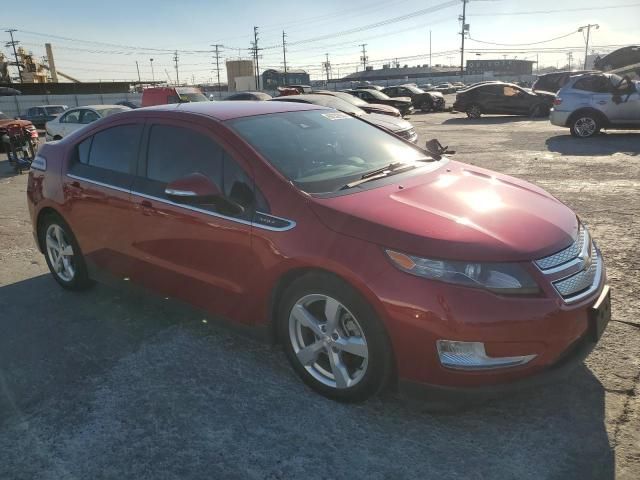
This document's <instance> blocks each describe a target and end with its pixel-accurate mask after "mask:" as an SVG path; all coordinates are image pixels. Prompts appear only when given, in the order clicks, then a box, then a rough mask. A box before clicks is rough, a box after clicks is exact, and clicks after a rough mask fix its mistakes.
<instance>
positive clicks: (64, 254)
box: [45, 223, 76, 282]
mask: <svg viewBox="0 0 640 480" xmlns="http://www.w3.org/2000/svg"><path fill="white" fill-rule="evenodd" d="M45 241H46V246H47V256H48V257H49V262H50V263H51V266H52V268H53V271H54V273H55V274H56V275H57V276H58V277H59V278H60V279H61V280H63V281H65V282H71V281H72V280H73V278H74V277H75V274H76V268H75V262H74V253H73V247H72V246H71V242H69V239H68V238H67V236H66V235H65V233H64V230H63V229H62V227H61V226H60V225H57V224H55V223H52V224H51V225H49V228H47V232H46V234H45Z"/></svg>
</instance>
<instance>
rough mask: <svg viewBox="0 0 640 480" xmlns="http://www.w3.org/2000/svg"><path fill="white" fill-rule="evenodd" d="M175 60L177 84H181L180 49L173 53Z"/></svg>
mask: <svg viewBox="0 0 640 480" xmlns="http://www.w3.org/2000/svg"><path fill="white" fill-rule="evenodd" d="M173 61H174V63H175V65H176V85H180V76H179V74H178V51H177V50H176V51H175V53H174V54H173Z"/></svg>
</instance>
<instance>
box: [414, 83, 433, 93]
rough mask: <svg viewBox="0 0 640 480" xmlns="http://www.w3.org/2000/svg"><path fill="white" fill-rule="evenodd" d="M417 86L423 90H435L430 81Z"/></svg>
mask: <svg viewBox="0 0 640 480" xmlns="http://www.w3.org/2000/svg"><path fill="white" fill-rule="evenodd" d="M418 88H419V89H421V90H424V91H425V92H431V91H433V90H435V88H436V87H434V86H433V85H432V84H431V83H425V84H423V85H418Z"/></svg>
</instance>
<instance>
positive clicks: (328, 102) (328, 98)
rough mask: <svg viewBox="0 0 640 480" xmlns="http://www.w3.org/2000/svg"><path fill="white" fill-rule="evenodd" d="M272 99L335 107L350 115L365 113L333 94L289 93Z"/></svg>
mask: <svg viewBox="0 0 640 480" xmlns="http://www.w3.org/2000/svg"><path fill="white" fill-rule="evenodd" d="M272 101H276V102H298V103H312V104H314V105H320V106H321V107H329V108H335V109H336V110H340V111H341V112H344V113H348V114H350V115H355V116H356V117H359V116H361V115H365V114H366V112H365V111H364V110H362V109H361V108H358V107H356V106H355V105H354V104H352V103H349V102H347V101H345V100H342V99H341V98H338V97H334V96H333V95H322V94H316V95H290V96H286V97H278V98H274V99H273V100H272Z"/></svg>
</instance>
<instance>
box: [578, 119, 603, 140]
mask: <svg viewBox="0 0 640 480" xmlns="http://www.w3.org/2000/svg"><path fill="white" fill-rule="evenodd" d="M597 128H598V125H597V124H596V121H595V120H594V119H593V118H591V117H581V118H579V119H578V120H576V123H575V127H574V130H575V131H576V133H577V134H578V136H580V137H590V136H591V135H593V134H594V133H595V132H596V129H597Z"/></svg>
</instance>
